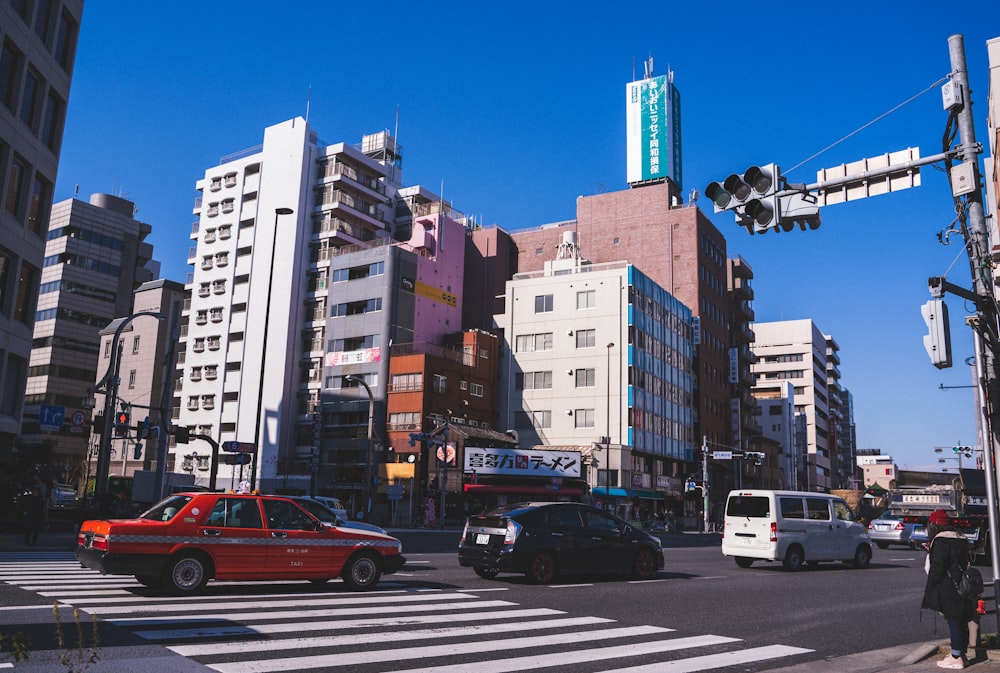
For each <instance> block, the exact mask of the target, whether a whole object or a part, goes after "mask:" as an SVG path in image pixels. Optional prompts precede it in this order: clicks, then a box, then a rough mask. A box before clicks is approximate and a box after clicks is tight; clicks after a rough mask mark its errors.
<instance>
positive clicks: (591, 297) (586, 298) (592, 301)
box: [576, 290, 597, 309]
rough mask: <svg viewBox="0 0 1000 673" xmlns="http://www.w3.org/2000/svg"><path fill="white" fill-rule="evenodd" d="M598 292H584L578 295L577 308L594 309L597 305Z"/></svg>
mask: <svg viewBox="0 0 1000 673" xmlns="http://www.w3.org/2000/svg"><path fill="white" fill-rule="evenodd" d="M596 302H597V291H596V290H583V291H581V292H577V293H576V307H577V309H581V308H594V307H595V306H596V305H597V303H596Z"/></svg>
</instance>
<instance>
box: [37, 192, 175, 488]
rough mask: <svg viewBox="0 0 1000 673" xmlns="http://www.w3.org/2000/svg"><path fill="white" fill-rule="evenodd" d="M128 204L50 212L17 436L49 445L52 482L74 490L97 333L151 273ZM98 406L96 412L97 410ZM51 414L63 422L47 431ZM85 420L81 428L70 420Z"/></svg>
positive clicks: (149, 252)
mask: <svg viewBox="0 0 1000 673" xmlns="http://www.w3.org/2000/svg"><path fill="white" fill-rule="evenodd" d="M134 214H135V204H134V203H132V202H131V201H128V200H126V199H122V198H119V197H116V196H111V195H109V194H94V195H92V196H91V197H90V202H89V203H88V202H85V201H79V200H77V199H67V200H66V201H61V202H59V203H57V204H55V205H54V206H53V207H52V215H51V218H50V225H49V229H48V236H47V238H48V241H47V243H46V246H45V259H44V262H43V265H42V273H41V285H40V288H39V296H38V310H37V313H36V315H35V325H34V340H33V344H32V346H33V347H32V351H31V359H30V363H31V364H30V369H29V371H28V381H27V386H26V393H25V404H26V408H25V413H24V429H25V432H26V433H29V434H34V433H42V434H41V436H44V437H45V438H47V439H50V440H53V441H54V442H55V447H54V457H55V462H54V464H53V468H54V469H57V470H58V471H60V472H62V474H54V475H52V476H53V477H54V478H55V477H58V478H59V480H61V481H63V482H68V483H75V481H76V479H75V478H76V477H79V476H80V475H81V473H82V470H81V469H80V468H81V466H82V460H83V459H84V456H85V452H86V446H87V436H88V430H89V425H90V423H89V421H90V413H91V412H90V410H89V409H87V408H86V401H87V399H88V398H90V397H92V394H91V392H90V390H89V388H90V387H91V386H93V385H94V382H95V381H98V380H99V379H100V378H101V376H102V375H103V374H104V371H99V370H100V369H101V367H100V364H101V360H100V355H101V353H100V346H101V337H100V333H101V330H103V329H104V328H105V327H106V326H107V325H108V323H110V322H111V321H113V320H115V319H116V318H119V317H123V316H127V315H128V314H130V313H131V312H132V293H133V292H134V291H135V290H136V288H137V287H138V286H139V285H140V284H142V283H144V282H146V281H149V280H152V279H153V278H154V277H155V276H156V275H157V272H158V269H157V266H158V265H157V264H156V263H155V262H152V256H153V248H152V246H151V245H150V244H149V243H146V242H145V238H146V236H147V235H148V234H149V233H150V232H151V231H152V228H151V227H150V225H148V224H146V223H145V222H140V221H139V220H136V219H135V217H134ZM99 408H100V407H98V409H99ZM53 413H55V414H56V415H57V417H62V418H63V419H64V422H63V423H62V424H61V425H56V426H55V427H47V425H46V422H45V421H46V420H48V416H51V415H52V414H53ZM81 418H84V419H85V422H84V424H80V423H77V422H75V421H74V420H73V419H81Z"/></svg>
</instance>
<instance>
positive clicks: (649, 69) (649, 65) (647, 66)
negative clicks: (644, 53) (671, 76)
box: [642, 54, 653, 79]
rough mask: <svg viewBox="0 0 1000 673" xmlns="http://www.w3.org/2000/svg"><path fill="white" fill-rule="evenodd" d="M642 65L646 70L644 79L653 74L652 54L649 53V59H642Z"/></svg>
mask: <svg viewBox="0 0 1000 673" xmlns="http://www.w3.org/2000/svg"><path fill="white" fill-rule="evenodd" d="M642 65H643V68H644V69H645V72H646V79H649V78H650V77H652V76H653V55H652V54H650V55H649V59H648V60H646V61H643V64H642Z"/></svg>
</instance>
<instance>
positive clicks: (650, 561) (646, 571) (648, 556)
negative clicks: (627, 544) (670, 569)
mask: <svg viewBox="0 0 1000 673" xmlns="http://www.w3.org/2000/svg"><path fill="white" fill-rule="evenodd" d="M655 574H656V559H655V558H654V557H653V552H651V551H650V550H648V549H640V550H639V553H638V554H636V555H635V561H634V562H633V563H632V577H634V578H635V579H637V580H648V579H649V578H651V577H652V576H653V575H655Z"/></svg>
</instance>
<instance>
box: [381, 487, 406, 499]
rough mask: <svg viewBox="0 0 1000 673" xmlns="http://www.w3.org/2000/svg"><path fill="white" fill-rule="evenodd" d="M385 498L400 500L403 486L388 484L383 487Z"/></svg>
mask: <svg viewBox="0 0 1000 673" xmlns="http://www.w3.org/2000/svg"><path fill="white" fill-rule="evenodd" d="M385 497H386V499H388V500H402V499H403V486H402V485H401V484H389V485H387V486H386V487H385Z"/></svg>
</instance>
